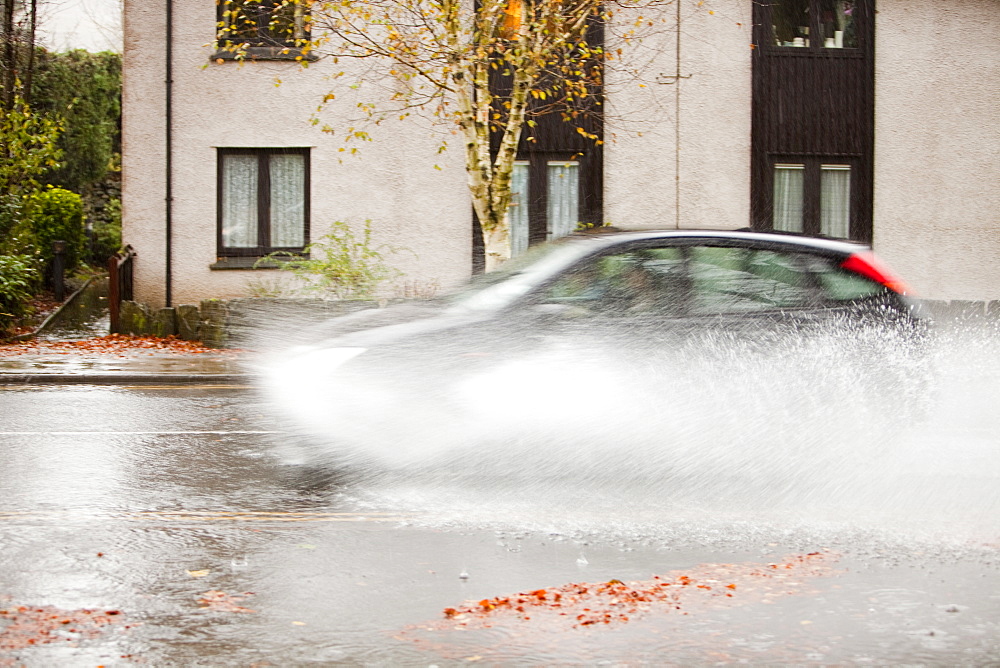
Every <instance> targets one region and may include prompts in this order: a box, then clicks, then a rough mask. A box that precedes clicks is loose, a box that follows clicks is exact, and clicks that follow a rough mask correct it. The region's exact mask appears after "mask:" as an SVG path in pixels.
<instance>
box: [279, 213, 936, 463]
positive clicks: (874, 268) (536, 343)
mask: <svg viewBox="0 0 1000 668" xmlns="http://www.w3.org/2000/svg"><path fill="white" fill-rule="evenodd" d="M906 292H907V291H906V288H905V286H904V285H903V284H902V282H901V281H900V280H899V279H898V278H897V277H896V276H894V275H893V274H892V273H891V272H890V271H889V270H888V269H886V268H885V267H884V266H883V265H882V264H881V263H880V262H879V260H878V259H877V258H876V257H875V256H874V255H873V254H872V252H871V250H870V249H869V248H867V247H865V246H861V245H858V244H854V243H848V242H843V241H833V240H827V239H817V238H808V237H800V236H791V235H782V234H764V233H754V232H726V231H690V230H684V231H644V232H626V233H614V234H602V233H591V234H581V235H574V236H572V237H567V238H565V239H561V240H559V241H556V242H552V243H549V244H545V245H542V246H541V247H536V248H535V249H532V250H531V251H529V253H528V254H526V256H523V257H520V258H516V259H515V260H512V261H511V262H509V263H508V264H506V265H504V266H503V267H502V268H501V269H500V270H498V271H496V272H493V273H490V274H487V275H484V276H481V277H478V278H477V279H475V280H473V281H472V282H471V283H470V284H469V285H468V286H466V287H465V288H463V289H460V290H458V291H456V292H455V293H454V294H452V295H449V296H447V297H445V298H441V299H436V300H431V301H428V302H422V303H419V302H418V303H410V304H405V305H400V306H396V307H390V308H386V309H378V310H370V311H363V312H360V313H356V314H353V315H351V316H346V317H343V318H338V319H335V320H332V321H330V322H329V323H327V324H326V325H324V327H323V328H320V329H319V330H317V340H316V341H315V342H314V343H313V344H310V345H307V346H303V347H299V348H298V349H297V350H296V351H293V352H292V353H290V355H289V356H287V357H283V358H281V360H282V361H281V363H280V364H279V365H277V367H275V366H274V365H272V367H271V369H270V372H269V374H270V378H271V379H272V381H275V379H277V380H276V381H275V382H272V387H273V390H274V391H275V392H276V393H277V395H279V400H280V401H284V402H285V403H286V404H287V407H288V410H289V412H291V413H296V412H298V413H299V415H298V416H297V417H296V418H294V419H295V421H296V424H299V425H305V424H306V423H309V422H310V421H312V422H314V424H313V425H312V427H311V428H310V429H311V430H312V431H314V432H315V431H317V430H319V431H323V432H328V433H329V432H334V433H329V435H330V436H331V437H332V438H335V439H338V440H339V439H341V438H344V439H345V440H346V438H347V437H348V435H350V437H351V438H353V439H356V440H357V439H360V440H361V441H364V440H366V439H368V438H369V437H371V436H373V435H376V434H377V433H378V432H379V430H380V429H381V426H380V425H384V424H386V423H388V422H389V421H393V422H399V418H400V416H405V415H407V414H410V415H411V417H413V418H414V420H411V421H410V423H409V426H408V427H407V428H406V430H405V431H404V433H405V434H410V435H413V434H416V433H418V432H419V431H420V430H422V429H423V430H431V431H432V430H434V429H438V428H440V425H441V424H442V423H454V422H455V421H456V420H461V419H462V418H461V417H457V416H459V414H461V413H463V412H465V413H468V411H466V410H465V408H467V407H468V406H469V405H470V404H475V403H476V402H477V401H488V397H489V395H490V394H491V392H492V391H493V390H491V389H490V382H492V381H482V382H478V381H477V380H476V379H477V378H492V379H494V380H495V379H496V378H497V377H498V376H497V374H498V373H499V374H500V375H502V372H500V371H499V370H501V369H509V368H514V367H516V368H518V369H521V371H519V372H518V373H521V374H522V375H525V373H526V372H525V369H529V370H530V369H537V368H539V367H540V366H546V365H547V364H548V362H549V361H551V360H552V359H560V360H562V361H563V365H562V366H559V367H553V368H555V369H556V370H554V371H551V373H550V374H549V375H550V376H559V377H561V378H562V379H563V381H565V380H566V378H569V377H573V375H574V374H575V373H576V372H577V370H579V369H580V368H582V367H581V364H584V363H585V364H586V365H589V368H596V367H595V366H594V363H595V361H601V363H602V364H603V368H605V369H607V368H612V369H632V370H641V373H642V374H644V375H645V376H646V381H648V380H649V377H650V376H652V377H653V378H654V382H656V379H657V378H658V377H668V376H669V371H666V370H668V369H670V368H676V367H677V365H678V364H683V360H684V356H685V355H688V354H694V353H689V352H685V351H692V350H696V349H697V350H699V351H701V352H699V353H698V354H699V355H701V356H702V357H704V356H705V355H706V354H707V355H708V356H709V357H711V356H712V355H723V354H726V355H730V356H732V355H733V354H739V355H751V354H756V353H764V354H770V355H774V354H775V353H777V354H778V356H779V357H778V358H776V359H780V354H781V350H782V348H783V347H784V346H787V345H789V342H796V341H800V340H801V339H803V338H804V337H809V336H822V335H828V334H829V333H830V332H837V333H838V334H837V335H838V336H846V337H847V338H849V339H850V340H851V341H852V342H855V343H858V345H857V346H855V348H854V350H855V352H852V353H851V354H852V355H854V357H856V358H857V357H858V356H859V355H875V356H878V355H879V354H880V349H881V348H884V347H887V346H889V345H892V346H893V347H898V345H897V342H903V345H905V346H913V347H919V342H920V340H921V339H922V337H923V335H924V331H925V323H924V321H923V319H922V318H921V317H920V316H919V314H918V309H917V307H916V305H915V304H914V303H913V302H912V301H911V300H910V298H909V297H908V296H907V294H906ZM845 333H846V334H845ZM889 339H891V340H892V343H891V344H889V343H887V341H888V340H889ZM734 350H735V351H739V352H738V353H734V352H733V351H734ZM706 351H707V352H706ZM894 357H897V358H898V357H899V356H898V355H895V356H894ZM905 359H907V360H908V359H910V356H905ZM905 365H909V362H906V364H905ZM905 365H904V366H905ZM290 368H294V369H296V376H297V377H298V378H299V379H301V378H302V374H308V375H309V376H312V377H314V378H318V379H321V380H322V381H323V383H324V384H323V386H322V388H309V389H307V390H303V388H302V385H301V383H300V382H297V381H291V380H289V379H290V378H291V376H288V375H287V374H285V372H284V371H283V370H287V369H290ZM651 370H652V371H651ZM530 374H531V371H527V375H530ZM593 375H594V374H591V376H590V377H588V376H587V375H585V374H584V375H582V376H581V378H580V379H579V382H577V381H573V383H574V387H576V388H577V389H578V391H579V392H580V394H581V396H587V395H588V393H591V394H594V393H600V391H601V388H600V385H601V382H603V381H600V380H599V379H597V378H594V377H592V376H593ZM282 378H284V379H285V380H284V381H282V380H281V379H282ZM477 382H478V384H477ZM528 382H532V381H528ZM539 382H540V383H544V381H539ZM516 385H517V384H516V383H515V386H516ZM536 385H537V384H536ZM561 387H562V389H560V390H558V392H561V393H565V392H567V391H572V389H570V390H567V388H566V387H565V382H563V384H562V386H561ZM536 389H537V388H536ZM303 391H304V392H305V393H306V394H308V395H309V398H301V400H296V399H292V398H291V397H292V396H300V395H301V394H302V393H303ZM518 391H519V390H517V389H514V390H503V392H514V393H517V392H518ZM522 391H523V390H522ZM480 395H485V396H482V398H481V399H477V397H478V396H480ZM317 396H321V397H323V399H324V400H325V401H326V403H325V404H324V405H325V406H326V408H324V409H322V413H323V419H321V420H319V421H318V422H317V421H316V420H311V418H315V417H316V416H315V412H316V409H315V408H307V409H306V408H304V406H306V405H307V404H310V398H312V399H314V398H315V397H317ZM537 396H538V401H542V402H544V401H545V396H546V394H545V392H544V391H542V392H541V393H540V394H537ZM463 407H465V408H463ZM300 409H301V410H300ZM504 410H507V411H508V412H512V413H516V412H518V409H516V408H513V409H512V408H510V407H508V408H507V409H504ZM333 413H338V414H339V415H340V417H339V418H338V419H327V418H328V417H329V416H331V415H332V414H333ZM380 415H381V416H382V417H381V418H380V417H379V416H380ZM390 416H391V418H390ZM510 418H511V419H512V420H515V421H516V420H517V419H518V418H517V416H516V415H511V416H510ZM473 419H474V418H473ZM383 435H384V434H383ZM392 438H402V437H401V436H400V435H399V434H397V435H395V436H394V437H392ZM392 438H389V439H388V441H391V440H392ZM383 440H385V439H383ZM383 447H384V448H390V449H391V448H392V447H393V446H392V445H391V442H384V443H383Z"/></svg>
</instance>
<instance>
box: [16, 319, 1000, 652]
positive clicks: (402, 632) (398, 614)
mask: <svg viewBox="0 0 1000 668" xmlns="http://www.w3.org/2000/svg"><path fill="white" fill-rule="evenodd" d="M811 352H812V353H814V352H816V351H811ZM998 353H1000V336H997V335H996V332H995V330H993V329H992V326H991V325H983V326H978V327H975V328H964V329H963V328H958V329H954V330H948V331H945V332H942V334H941V337H940V341H939V343H938V345H937V346H936V348H935V349H934V351H933V358H934V363H935V369H936V376H935V378H936V383H935V387H934V392H933V395H932V398H931V400H930V401H931V405H930V407H929V410H928V411H927V412H926V414H925V417H924V419H922V420H920V421H913V422H912V423H908V424H909V426H907V425H906V424H900V422H899V421H898V420H895V419H890V418H892V417H893V416H891V415H886V414H885V413H886V411H885V409H886V407H888V406H889V405H890V404H888V403H886V404H882V403H880V402H879V401H878V400H877V396H878V395H877V394H876V395H874V397H875V398H873V395H872V394H871V393H869V394H865V395H864V396H865V397H866V403H864V404H859V403H858V402H857V400H856V399H850V401H846V403H844V404H841V403H838V402H836V401H835V399H836V397H837V395H838V393H837V392H836V390H838V389H843V388H844V387H847V386H848V385H849V384H850V382H851V378H850V377H845V378H841V379H839V380H838V379H836V378H832V379H830V383H831V387H829V388H828V389H829V391H828V392H822V393H820V396H821V397H822V398H824V399H826V400H828V402H829V403H827V404H825V405H823V406H822V407H820V408H822V410H820V409H815V410H812V409H810V407H809V406H807V405H803V404H802V403H801V402H798V403H796V402H797V395H800V394H801V393H802V392H803V391H804V390H803V388H804V387H805V385H803V384H802V383H803V382H805V381H801V382H797V381H796V374H797V373H799V372H801V371H802V369H801V368H796V367H795V365H794V364H791V365H789V364H787V363H786V364H785V365H784V366H781V367H778V366H775V368H774V369H772V370H771V372H770V373H769V374H764V375H763V376H762V377H763V378H764V379H765V380H767V384H762V383H761V382H759V379H758V381H753V382H751V381H750V380H748V379H747V377H746V374H743V373H733V374H731V375H729V376H725V377H723V376H705V378H710V379H711V381H712V382H711V383H710V384H709V389H707V390H706V389H704V388H703V387H702V386H701V385H699V384H698V383H696V382H695V380H696V376H695V375H692V376H690V377H687V378H680V379H678V380H677V382H676V383H674V384H673V385H672V388H673V389H672V390H671V392H673V393H674V394H673V395H671V396H672V397H673V398H674V399H675V400H676V397H677V393H681V394H683V395H685V396H687V397H688V400H687V402H676V401H675V405H677V406H680V407H681V408H683V410H681V409H680V408H679V409H677V410H675V412H673V413H672V414H671V415H673V417H674V424H673V427H671V424H670V423H669V422H667V421H662V420H661V421H656V420H653V421H651V422H650V424H652V425H653V426H655V427H656V429H655V430H653V431H652V432H651V431H650V429H642V428H639V427H638V426H636V424H637V423H635V422H632V423H628V422H625V421H624V420H623V416H622V415H620V414H619V413H618V412H617V411H616V409H617V408H619V407H621V406H624V403H625V402H624V401H623V400H620V399H619V397H617V396H616V395H615V393H614V391H613V389H612V391H609V393H608V395H607V396H605V397H604V401H603V403H602V404H601V406H600V410H599V411H595V413H596V415H595V417H594V419H592V420H590V421H589V422H587V423H586V425H587V429H575V430H571V431H570V433H569V436H570V438H564V439H561V440H560V439H554V438H552V434H551V433H545V434H544V436H545V439H544V440H541V441H536V442H534V443H533V442H532V441H531V437H532V435H539V434H541V433H542V432H539V431H538V430H525V429H521V430H520V431H519V432H518V433H517V434H516V435H515V437H513V438H508V439H505V438H504V434H503V433H501V432H497V431H494V432H493V433H492V435H493V437H494V438H492V440H487V441H486V442H484V444H483V445H482V446H481V448H479V449H465V450H459V451H457V452H456V451H447V452H445V451H441V450H438V449H430V450H428V451H427V456H426V458H423V459H421V458H420V457H419V456H414V452H415V451H414V450H410V451H409V453H408V454H407V455H406V457H405V458H403V459H402V460H400V461H397V462H392V464H393V465H391V466H384V467H381V468H379V469H377V470H375V469H364V470H347V471H344V470H341V469H332V468H330V467H323V466H316V467H309V466H302V465H299V466H290V465H287V464H284V463H282V460H281V458H280V457H278V456H276V454H275V452H276V450H275V447H276V446H283V445H285V446H287V445H288V444H289V441H292V440H294V437H293V436H292V435H290V434H288V433H286V432H285V431H284V430H283V427H282V423H281V421H280V420H279V419H277V418H276V417H275V416H273V415H272V411H271V409H272V408H273V406H272V405H271V404H270V403H269V402H262V401H261V400H260V399H259V395H258V394H257V393H256V392H255V391H253V390H252V389H250V388H210V387H188V388H178V387H160V388H157V387H145V388H128V387H101V388H96V387H91V388H87V387H62V388H60V387H49V388H31V387H15V388H11V387H8V388H7V389H3V390H0V425H2V427H0V484H2V489H3V491H4V493H3V495H2V497H0V545H2V546H3V549H2V550H0V610H5V609H6V610H14V611H15V612H16V610H18V609H20V607H22V606H24V607H26V608H30V607H31V606H38V607H39V609H46V610H48V608H42V607H41V606H52V609H53V610H57V611H59V612H58V614H60V615H66V616H68V615H69V614H70V613H71V612H73V611H80V610H81V609H91V610H94V611H96V612H101V611H103V612H105V613H106V612H107V611H113V612H115V613H116V614H115V615H113V619H114V622H113V623H109V624H107V625H105V626H102V627H101V628H100V629H97V630H95V631H94V632H93V633H92V634H90V635H89V636H87V635H85V634H83V633H81V632H76V633H74V632H71V631H69V630H68V629H67V628H62V627H60V628H56V629H55V630H52V632H51V634H50V635H49V636H48V638H52V637H53V636H56V641H45V642H42V641H39V642H36V643H32V644H31V645H30V646H26V645H23V644H22V646H13V645H12V644H11V643H12V640H11V638H12V637H13V631H11V628H12V625H13V622H12V621H11V618H10V617H3V616H2V615H0V665H4V662H5V661H6V662H7V663H9V664H11V665H22V664H23V665H28V666H49V665H74V666H75V665H98V664H102V665H131V664H133V663H145V664H149V665H299V664H306V663H320V664H334V665H336V664H343V665H358V664H365V665H413V666H429V665H468V664H475V663H486V664H489V665H525V664H527V665H551V664H588V665H593V664H643V663H655V664H657V665H663V664H668V665H669V664H675V665H692V664H695V665H703V664H717V663H718V664H727V663H737V662H744V663H751V664H776V663H777V664H796V665H825V664H838V663H839V664H845V663H846V664H852V665H853V664H862V665H865V664H873V665H884V664H909V665H949V666H950V665H986V664H990V663H992V662H995V661H996V659H997V657H998V656H1000V587H998V586H997V585H998V584H1000V537H998V530H1000V523H998V518H1000V449H998V448H996V442H997V435H998V434H1000V414H998V413H997V412H996V411H995V410H994V409H993V407H994V406H995V405H996V403H997V399H998V398H1000V354H998ZM786 357H787V356H786ZM802 359H803V360H806V359H809V357H808V356H804V357H803V358H802ZM692 361H693V360H692ZM787 361H788V360H787V359H786V362H787ZM694 366H696V367H697V365H696V364H695V365H694ZM734 368H735V369H736V370H739V367H738V366H737V367H734ZM757 370H758V371H761V372H763V371H765V369H760V368H759V369H757ZM515 371H516V372H517V373H522V372H523V367H522V368H519V369H515ZM698 371H699V373H708V369H707V368H699V369H698ZM539 380H543V379H539ZM748 383H749V384H748ZM611 387H612V388H613V386H611ZM699 387H702V390H701V391H700V392H699ZM769 388H770V389H769ZM748 389H752V390H755V391H756V395H755V396H753V401H750V400H749V399H741V397H744V396H745V395H746V394H747V390H748ZM526 392H528V390H526ZM851 396H853V395H851ZM515 398H516V399H517V401H520V402H521V403H520V404H511V405H520V406H521V407H522V408H525V409H527V408H528V407H530V405H532V402H531V401H528V400H527V399H525V397H524V396H519V397H515ZM529 398H530V397H529ZM657 398H659V395H656V396H652V397H647V398H646V399H643V400H642V401H641V402H640V403H642V404H643V405H644V407H648V405H649V400H650V399H657ZM570 405H575V404H573V402H570V401H567V402H565V404H564V406H570ZM710 408H711V409H712V410H709V409H710ZM627 415H629V416H632V417H641V415H642V414H637V413H634V412H633V413H628V414H627ZM883 418H884V419H883ZM386 419H387V420H388V419H389V418H386ZM494 424H495V425H502V424H503V421H501V420H497V421H496V422H495V423H494ZM519 424H522V425H523V423H519ZM602 425H603V426H602ZM564 426H566V428H569V427H570V426H571V424H570V423H569V422H567V423H564ZM612 427H617V429H615V428H612ZM441 428H442V429H444V425H442V427H441ZM496 429H499V426H497V427H496ZM664 430H666V431H665V432H664V433H666V434H668V435H669V437H670V441H669V442H668V443H667V445H670V444H673V445H674V447H675V448H676V449H675V451H674V452H675V453H678V454H677V455H676V456H672V455H671V451H670V450H668V449H664V442H663V439H662V438H660V439H658V438H656V436H657V435H658V434H660V432H661V431H664ZM661 435H662V434H661ZM418 436H419V435H418V434H414V435H413V439H414V441H415V442H418V443H422V442H423V441H422V440H420V439H419V438H418ZM543 446H544V447H543ZM330 447H332V448H334V449H335V448H336V446H335V445H330ZM418 454H419V452H418ZM807 555H808V556H807ZM786 566H787V568H786ZM654 576H659V578H661V579H660V580H659V581H657V580H655V579H654ZM684 578H687V582H688V584H685V582H686V581H685V580H684ZM612 580H617V581H621V582H622V583H624V584H623V585H621V586H622V587H625V586H627V587H629V588H630V589H629V590H628V591H629V592H632V594H628V596H626V595H625V594H623V593H621V591H619V592H618V593H616V594H614V595H612V596H598V595H594V596H591V597H590V598H582V599H574V598H573V597H574V596H576V594H571V592H575V591H579V590H580V588H581V587H582V588H584V589H587V590H588V591H596V590H599V589H600V588H601V587H602V586H603V587H605V588H608V587H611V589H614V587H617V586H619V585H614V586H612V585H608V584H607V583H609V582H611V581H612ZM664 581H669V582H670V583H672V585H671V586H673V587H674V589H673V590H670V591H671V592H672V593H671V596H672V598H669V599H666V600H660V599H652V598H651V600H649V601H642V602H639V603H634V605H633V604H632V603H629V602H628V601H629V600H631V599H629V598H628V597H629V596H632V595H633V594H635V593H636V592H640V593H642V592H646V593H648V592H650V591H652V590H653V588H654V587H655V586H658V585H655V584H654V583H656V582H661V583H662V582H664ZM699 585H700V586H703V587H706V588H701V587H700V586H699ZM730 586H731V587H732V588H730ZM574 587H576V588H575V589H574ZM541 589H545V590H546V591H547V592H548V598H546V599H544V602H543V600H542V599H539V597H538V596H537V595H534V594H531V593H530V592H538V591H539V590H541ZM557 591H559V592H563V595H564V596H565V598H564V599H563V602H561V603H560V606H555V605H554V604H553V603H554V602H555V601H554V593H555V592H557ZM615 591H618V590H615ZM657 591H659V590H657ZM674 592H676V593H674ZM518 593H523V594H522V596H520V597H517V596H516V595H517V594H518ZM512 596H513V600H515V601H517V600H518V598H521V599H524V600H525V601H526V602H525V603H523V604H521V607H525V606H527V607H526V608H525V611H524V612H519V611H517V610H516V609H513V608H511V607H504V605H503V604H501V605H499V607H497V609H495V610H488V609H487V608H488V606H483V605H482V604H481V602H483V601H485V602H487V603H489V602H490V601H498V600H499V599H508V600H510V599H511V597H512ZM467 602H471V605H470V606H469V607H468V608H463V605H465V604H466V603H467ZM446 609H454V610H455V611H456V612H455V613H449V614H446V613H445V610H446ZM564 612H565V613H568V614H562V613H564ZM598 613H600V614H602V615H603V614H605V613H609V614H610V613H613V616H612V617H609V618H607V622H605V618H603V617H602V618H601V620H600V621H599V622H597V623H593V624H584V623H583V622H586V621H590V617H588V615H594V614H598ZM21 614H27V613H21ZM625 618H627V619H625ZM77 631H80V629H77ZM39 638H41V636H39ZM5 642H7V643H8V644H6V645H5V644H4V643H5Z"/></svg>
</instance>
